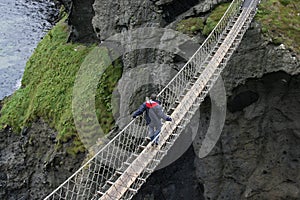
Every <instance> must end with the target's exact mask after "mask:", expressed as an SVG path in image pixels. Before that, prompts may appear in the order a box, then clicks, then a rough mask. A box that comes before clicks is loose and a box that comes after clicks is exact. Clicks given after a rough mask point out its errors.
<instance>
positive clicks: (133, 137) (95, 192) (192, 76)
mask: <svg viewBox="0 0 300 200" xmlns="http://www.w3.org/2000/svg"><path fill="white" fill-rule="evenodd" d="M258 3H259V0H233V1H232V3H231V4H230V6H229V7H228V9H227V11H226V12H225V14H224V15H223V17H222V18H221V20H220V21H219V23H218V24H217V26H216V27H215V28H214V30H213V31H212V32H211V33H210V35H209V36H208V37H207V39H206V40H205V42H204V43H203V44H202V45H201V46H200V48H199V49H198V50H197V51H196V52H195V54H194V55H193V56H192V57H191V58H190V59H189V61H188V62H187V63H186V64H185V65H184V66H183V67H182V69H181V70H180V71H179V72H178V73H177V75H176V76H175V77H174V78H173V79H172V80H171V81H170V82H169V83H168V84H167V86H166V87H165V88H164V89H163V90H162V91H161V92H160V93H159V94H158V98H159V99H160V100H161V101H162V106H163V107H164V109H165V111H166V112H168V113H169V114H170V115H171V117H172V119H173V121H172V122H171V123H164V125H163V127H162V130H161V133H160V136H159V145H158V146H157V147H156V148H152V144H151V142H147V141H146V140H145V137H146V136H147V132H148V131H147V126H146V124H145V120H139V119H136V120H133V121H131V122H130V123H129V124H128V125H127V126H126V127H125V128H124V129H123V130H122V131H120V132H119V133H118V134H117V135H116V136H115V137H114V138H113V139H112V140H111V141H110V142H109V143H108V144H106V145H105V146H104V147H103V148H102V149H101V150H100V151H99V152H97V153H96V154H95V155H94V156H93V157H92V158H91V159H90V160H89V161H88V162H86V163H85V164H84V165H83V166H82V167H81V168H80V169H79V170H78V171H76V172H75V173H74V174H73V175H72V176H71V177H69V178H68V179H67V180H66V181H65V182H64V183H63V184H61V185H60V186H59V187H58V188H57V189H55V190H54V191H53V192H52V193H51V194H49V195H48V196H47V197H46V198H45V200H60V199H66V200H85V199H92V200H96V199H100V200H116V199H124V200H125V199H131V198H132V197H133V196H134V195H135V194H136V193H137V192H138V190H139V189H140V188H141V186H142V185H143V184H144V183H145V182H146V180H147V178H148V177H149V176H150V175H151V173H152V172H153V171H154V170H155V168H156V167H157V166H158V164H159V163H160V161H161V160H162V159H163V158H164V156H166V155H167V152H168V150H169V149H170V148H171V147H172V145H173V144H174V142H175V141H176V139H177V138H178V137H179V136H180V134H181V132H182V130H183V129H184V128H185V127H186V125H187V124H188V123H189V121H190V120H191V118H192V117H193V115H194V113H195V112H196V110H197V109H198V108H199V106H200V104H201V102H202V101H204V98H205V97H206V95H207V94H208V92H209V90H210V89H211V88H212V86H213V85H214V83H215V82H216V81H217V79H218V78H219V76H220V74H221V72H222V70H223V69H224V67H225V66H226V64H227V62H228V60H229V58H230V57H231V55H232V54H233V52H234V50H235V49H236V48H237V47H238V45H239V43H240V42H241V40H242V38H243V35H244V33H245V32H246V30H247V29H248V27H249V25H250V23H251V21H252V19H253V17H254V16H255V14H256V10H257V5H258Z"/></svg>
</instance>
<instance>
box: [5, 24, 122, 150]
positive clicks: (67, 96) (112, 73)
mask: <svg viewBox="0 0 300 200" xmlns="http://www.w3.org/2000/svg"><path fill="white" fill-rule="evenodd" d="M63 21H64V20H62V21H60V22H59V23H58V24H57V25H56V26H55V27H54V28H53V29H52V30H51V31H49V33H48V34H47V35H46V36H45V37H44V38H43V39H42V41H41V42H40V43H39V45H38V46H37V48H36V49H35V51H34V53H33V55H32V56H31V57H30V59H29V60H28V62H27V64H26V69H25V72H24V75H23V79H22V86H21V88H20V89H19V90H17V91H16V92H15V93H14V94H13V95H12V96H10V97H9V98H6V99H5V100H4V105H3V108H2V110H1V115H0V116H1V117H0V129H3V128H5V127H7V126H10V127H12V129H13V131H14V132H16V133H18V132H20V131H21V130H22V129H23V128H24V127H28V126H30V124H31V123H32V122H34V121H35V120H37V119H38V118H42V119H44V120H45V121H46V122H47V123H48V124H49V125H50V127H52V128H54V129H56V130H57V131H58V137H57V138H58V145H59V146H60V145H61V144H62V143H64V142H67V141H70V140H72V141H73V142H72V145H71V146H70V147H69V149H68V152H69V153H70V154H76V153H77V152H82V151H84V147H83V146H82V143H81V142H80V140H79V138H78V135H77V131H76V128H75V125H74V119H73V114H72V95H73V86H74V82H75V79H76V74H77V72H78V70H79V68H80V66H81V64H82V63H83V61H84V59H85V58H86V56H87V55H88V54H89V53H90V52H91V51H92V50H93V49H94V48H95V47H96V45H90V46H86V45H83V44H78V43H67V42H66V41H67V37H68V31H67V25H66V24H65V23H64V22H63ZM99 53H100V54H102V55H99V56H103V57H105V59H109V56H108V51H107V50H106V49H104V48H103V49H100V50H99ZM121 75H122V65H121V62H119V61H116V62H115V63H114V65H111V66H109V67H108V68H107V69H106V70H105V71H104V74H103V76H102V77H101V79H100V81H99V84H98V89H97V95H96V98H95V101H96V102H95V104H96V108H95V109H96V111H97V117H98V119H99V122H100V125H101V127H102V128H103V131H104V133H107V132H109V130H110V129H111V127H112V125H113V123H114V119H113V116H112V111H111V105H110V102H111V93H112V91H113V89H114V87H115V85H116V83H117V81H118V79H119V78H120V77H121Z"/></svg>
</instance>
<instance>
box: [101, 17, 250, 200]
mask: <svg viewBox="0 0 300 200" xmlns="http://www.w3.org/2000/svg"><path fill="white" fill-rule="evenodd" d="M245 15H246V14H245V13H244V11H243V12H242V13H241V15H240V17H239V19H238V20H237V22H236V23H235V24H234V26H233V28H232V29H231V31H230V33H229V34H228V36H227V37H226V38H225V40H224V42H223V43H222V44H221V46H220V47H219V49H218V50H217V52H216V53H215V55H214V57H213V58H212V59H211V61H210V62H209V64H208V66H207V67H206V68H205V69H204V71H203V73H202V74H201V75H200V77H199V78H198V80H197V81H196V82H195V84H194V85H193V86H192V88H191V89H190V90H189V91H188V92H187V94H186V95H185V96H184V97H183V99H182V100H181V102H180V103H179V105H178V106H177V108H176V109H175V110H174V112H173V113H172V115H171V117H172V119H173V121H172V122H171V123H165V124H164V125H163V127H162V130H161V133H162V134H161V136H160V143H159V145H158V147H157V149H154V150H150V148H151V144H150V143H149V144H148V145H147V146H146V148H145V149H144V150H143V151H142V152H141V154H140V155H139V156H138V157H137V158H136V160H134V161H133V162H132V164H131V165H130V166H129V167H128V168H127V169H126V171H125V172H124V173H123V174H122V175H121V176H120V177H119V178H118V179H117V180H116V181H115V183H114V185H113V186H111V187H110V188H109V189H108V190H107V191H106V192H105V193H104V195H103V196H102V197H101V198H100V199H101V200H116V199H120V198H121V197H122V196H123V195H124V194H125V192H126V191H127V190H128V189H129V188H130V186H131V185H132V184H133V183H134V181H135V180H136V179H137V178H138V176H139V175H140V174H141V173H142V172H143V170H144V169H145V168H146V167H147V165H148V164H149V163H150V162H151V161H152V159H154V157H155V155H156V153H157V152H158V151H159V149H160V148H161V147H162V145H163V144H164V143H165V142H166V141H167V139H168V137H169V136H170V135H171V134H172V132H173V131H174V130H175V129H176V127H177V126H178V125H179V124H180V122H181V121H182V120H183V118H184V116H185V114H186V112H187V111H188V110H189V108H190V107H191V106H193V103H194V102H195V100H196V98H197V97H198V96H199V95H200V93H201V92H202V91H203V90H204V87H205V85H206V84H207V83H208V81H209V80H210V79H211V77H212V76H213V74H214V72H215V71H216V69H217V67H218V66H219V64H220V63H221V61H222V59H223V58H224V56H225V55H226V53H227V51H228V50H229V48H230V46H231V44H232V43H233V42H234V39H235V37H236V36H237V34H238V33H239V31H240V30H241V28H242V25H243V24H244V23H245V21H246V19H247V15H246V16H245Z"/></svg>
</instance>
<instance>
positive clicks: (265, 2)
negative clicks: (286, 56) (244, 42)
mask: <svg viewBox="0 0 300 200" xmlns="http://www.w3.org/2000/svg"><path fill="white" fill-rule="evenodd" d="M256 20H257V21H259V22H260V24H261V26H262V31H263V34H264V36H265V37H267V38H270V39H271V41H272V42H273V43H274V44H276V45H279V44H284V45H285V46H286V47H288V48H290V49H291V50H293V51H294V52H296V53H297V54H298V55H299V54H300V0H293V1H292V0H262V1H261V3H260V5H259V9H258V12H257V15H256Z"/></svg>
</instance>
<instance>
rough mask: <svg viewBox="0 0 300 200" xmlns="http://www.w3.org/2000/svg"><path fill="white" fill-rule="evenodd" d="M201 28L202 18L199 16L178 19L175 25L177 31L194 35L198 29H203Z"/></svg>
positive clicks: (202, 25)
mask: <svg viewBox="0 0 300 200" xmlns="http://www.w3.org/2000/svg"><path fill="white" fill-rule="evenodd" d="M203 28H204V23H203V19H202V18H200V17H192V18H188V19H184V20H182V21H180V22H179V23H178V24H177V26H176V30H177V31H180V32H182V33H184V34H188V35H195V34H197V33H198V32H199V31H201V30H203Z"/></svg>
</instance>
